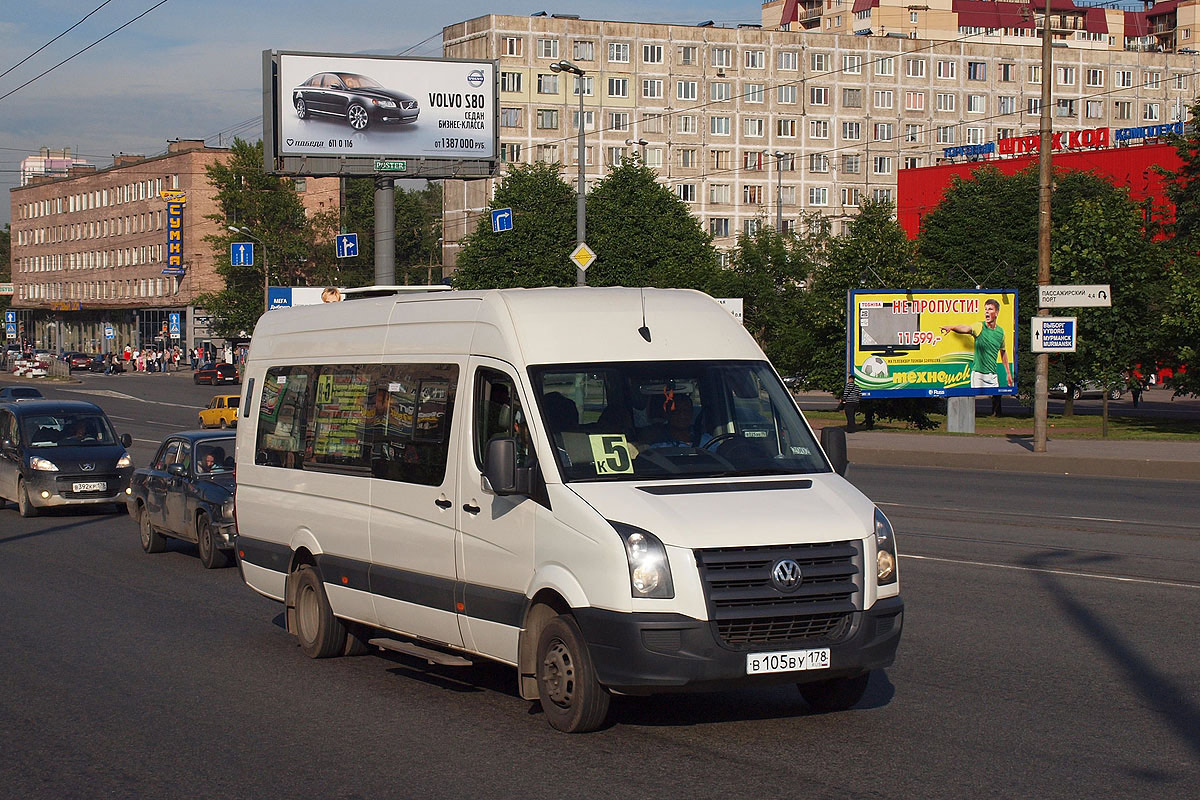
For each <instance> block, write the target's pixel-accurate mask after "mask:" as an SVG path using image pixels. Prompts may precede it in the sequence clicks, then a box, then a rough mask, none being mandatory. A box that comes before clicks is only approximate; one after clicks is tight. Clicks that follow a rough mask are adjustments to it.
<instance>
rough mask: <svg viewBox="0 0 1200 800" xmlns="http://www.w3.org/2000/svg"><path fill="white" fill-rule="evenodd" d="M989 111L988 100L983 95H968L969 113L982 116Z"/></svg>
mask: <svg viewBox="0 0 1200 800" xmlns="http://www.w3.org/2000/svg"><path fill="white" fill-rule="evenodd" d="M985 111H987V98H986V97H984V96H983V95H981V94H969V95H967V113H968V114H982V113H984V112H985Z"/></svg>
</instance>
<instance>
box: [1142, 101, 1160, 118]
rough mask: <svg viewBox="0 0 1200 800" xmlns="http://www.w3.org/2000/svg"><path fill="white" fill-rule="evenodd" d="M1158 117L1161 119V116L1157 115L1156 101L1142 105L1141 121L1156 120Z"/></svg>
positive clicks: (1157, 105) (1157, 106)
mask: <svg viewBox="0 0 1200 800" xmlns="http://www.w3.org/2000/svg"><path fill="white" fill-rule="evenodd" d="M1159 119H1161V116H1160V115H1159V104H1158V103H1146V104H1145V105H1144V106H1143V107H1142V121H1143V122H1158V121H1159Z"/></svg>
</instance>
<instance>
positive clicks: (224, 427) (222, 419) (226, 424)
mask: <svg viewBox="0 0 1200 800" xmlns="http://www.w3.org/2000/svg"><path fill="white" fill-rule="evenodd" d="M228 427H229V422H228V421H226V419H225V418H224V417H221V430H225V429H226V428H228Z"/></svg>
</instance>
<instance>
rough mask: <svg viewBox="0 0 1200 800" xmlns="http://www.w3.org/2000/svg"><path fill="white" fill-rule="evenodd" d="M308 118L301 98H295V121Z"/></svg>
mask: <svg viewBox="0 0 1200 800" xmlns="http://www.w3.org/2000/svg"><path fill="white" fill-rule="evenodd" d="M307 118H308V106H307V105H306V104H305V103H304V98H303V97H297V98H296V119H307Z"/></svg>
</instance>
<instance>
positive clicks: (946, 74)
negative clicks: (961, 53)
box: [937, 61, 958, 81]
mask: <svg viewBox="0 0 1200 800" xmlns="http://www.w3.org/2000/svg"><path fill="white" fill-rule="evenodd" d="M937 76H938V78H940V79H942V80H946V81H952V80H954V79H956V78H957V77H958V63H957V62H955V61H938V62H937Z"/></svg>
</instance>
